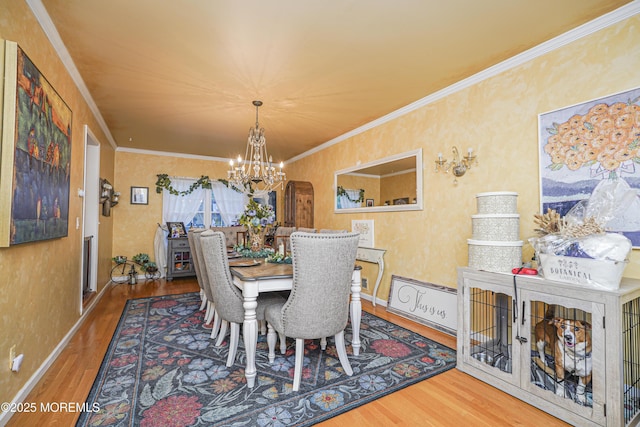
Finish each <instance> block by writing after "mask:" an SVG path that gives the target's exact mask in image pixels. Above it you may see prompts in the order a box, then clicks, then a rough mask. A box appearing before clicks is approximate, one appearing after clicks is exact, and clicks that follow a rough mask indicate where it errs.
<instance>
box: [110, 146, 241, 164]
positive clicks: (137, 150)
mask: <svg viewBox="0 0 640 427" xmlns="http://www.w3.org/2000/svg"><path fill="white" fill-rule="evenodd" d="M116 152H118V153H133V154H149V155H152V156H164V157H174V158H175V157H179V158H184V159H194V160H206V161H211V162H224V163H226V164H228V163H229V159H228V158H226V159H225V158H222V157H213V156H201V155H199V154H185V153H173V152H170V151H156V150H143V149H140V148H129V147H118V148H117V149H116Z"/></svg>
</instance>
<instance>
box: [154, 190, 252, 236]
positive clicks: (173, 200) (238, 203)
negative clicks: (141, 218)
mask: <svg viewBox="0 0 640 427" xmlns="http://www.w3.org/2000/svg"><path fill="white" fill-rule="evenodd" d="M195 181H196V180H195V179H188V178H172V179H171V185H172V186H173V188H175V189H176V190H178V191H185V190H188V189H189V187H190V186H191V185H192V184H193V183H194V182H195ZM247 203H248V198H247V196H246V195H245V194H243V193H239V192H237V191H235V190H232V189H230V188H227V186H225V185H224V184H222V183H221V182H217V181H213V182H212V183H211V190H208V189H203V188H197V189H195V190H194V191H193V192H192V193H191V194H187V195H184V196H180V195H173V194H171V193H169V191H167V190H164V191H163V193H162V210H163V220H164V222H165V223H166V222H167V221H176V222H182V223H184V225H185V227H186V228H187V229H189V228H191V227H205V228H208V227H211V226H230V225H235V224H237V222H238V218H239V217H240V215H242V212H243V211H244V207H245V206H246V204H247Z"/></svg>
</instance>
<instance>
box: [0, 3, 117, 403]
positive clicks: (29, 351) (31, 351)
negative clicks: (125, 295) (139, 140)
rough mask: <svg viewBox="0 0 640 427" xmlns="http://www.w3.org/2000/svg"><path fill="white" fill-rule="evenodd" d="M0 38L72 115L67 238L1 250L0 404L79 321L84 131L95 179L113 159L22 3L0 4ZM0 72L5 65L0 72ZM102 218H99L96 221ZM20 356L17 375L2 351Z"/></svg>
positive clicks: (102, 266)
mask: <svg viewBox="0 0 640 427" xmlns="http://www.w3.org/2000/svg"><path fill="white" fill-rule="evenodd" d="M0 11H2V12H1V13H0V39H3V40H11V41H15V42H17V43H18V45H19V46H20V47H21V48H22V49H23V50H24V52H25V53H26V54H27V56H29V58H30V59H31V60H32V61H33V62H34V64H35V65H36V66H37V67H38V69H39V70H40V72H41V73H42V74H43V75H44V76H45V77H46V78H47V80H48V81H49V83H51V85H52V86H53V87H54V88H55V89H56V91H57V92H58V94H59V95H60V96H61V97H62V98H63V99H64V100H65V102H66V103H67V105H69V107H70V108H71V110H72V112H73V118H72V130H71V137H72V140H71V147H72V148H71V150H72V151H71V162H72V163H71V183H70V191H71V197H70V203H69V231H68V236H67V237H64V238H61V239H54V240H48V241H42V242H37V243H25V244H20V245H16V246H13V247H9V248H0V271H1V272H2V278H1V279H0V319H1V320H0V402H10V401H11V400H12V399H13V397H14V396H15V395H16V394H17V393H18V391H19V390H20V389H21V388H22V387H23V386H24V385H25V383H26V382H27V381H28V379H29V378H30V377H31V375H33V373H34V372H35V371H36V370H37V369H38V368H39V367H40V365H41V364H42V363H43V362H44V361H45V359H46V358H47V357H48V356H49V355H50V354H51V352H52V351H53V350H54V349H55V347H56V346H57V345H58V343H59V342H60V341H61V340H62V339H63V338H64V336H65V335H66V334H67V333H68V332H69V330H70V329H71V328H72V327H73V325H74V324H75V323H76V322H77V321H78V320H79V318H80V305H81V301H80V299H81V275H80V269H81V256H82V223H81V224H80V228H79V229H76V228H75V221H76V218H79V219H80V220H81V218H82V199H81V198H79V197H78V196H77V189H78V188H82V186H83V174H84V172H83V169H84V166H83V162H84V125H85V124H88V125H89V128H90V129H91V130H92V132H93V133H94V135H95V136H96V137H97V138H98V140H99V141H100V142H101V147H102V149H101V163H102V164H101V176H104V177H106V178H109V179H113V166H114V164H113V157H114V152H113V150H112V149H111V148H110V147H109V145H108V143H107V140H106V138H105V136H104V135H103V134H102V133H101V132H100V128H99V126H98V124H97V122H96V120H95V118H94V117H93V116H92V114H91V112H90V110H89V108H88V106H87V105H86V103H85V101H84V99H83V98H82V96H81V95H80V92H79V91H78V90H77V88H76V86H75V84H74V83H73V81H72V80H71V78H70V76H69V75H68V73H67V71H66V69H65V68H64V66H63V65H62V63H61V62H60V60H59V59H58V56H57V54H56V53H55V51H54V49H53V47H52V46H51V44H50V43H49V41H48V39H47V38H46V36H45V35H44V33H43V32H42V31H41V29H40V25H39V24H38V23H37V22H36V20H35V18H34V17H33V14H32V13H31V10H30V9H29V7H28V6H27V5H26V3H25V2H24V1H15V0H0ZM2 66H4V65H2ZM103 218H104V217H103ZM110 227H111V225H110V221H109V220H106V221H103V223H102V224H101V225H100V230H99V232H100V247H99V269H98V284H99V289H101V288H102V287H104V285H105V284H106V282H107V277H108V264H107V263H106V262H105V260H106V258H107V257H108V256H109V255H110V252H111V238H112V233H111V228H110ZM13 345H15V346H16V351H17V354H20V353H22V354H24V362H23V364H22V368H21V370H20V372H18V373H12V372H11V371H10V369H9V348H10V347H11V346H13Z"/></svg>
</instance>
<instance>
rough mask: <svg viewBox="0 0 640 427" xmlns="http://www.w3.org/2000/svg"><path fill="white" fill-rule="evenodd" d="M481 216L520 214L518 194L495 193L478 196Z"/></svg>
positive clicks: (509, 192)
mask: <svg viewBox="0 0 640 427" xmlns="http://www.w3.org/2000/svg"><path fill="white" fill-rule="evenodd" d="M476 201H477V205H478V213H479V214H513V213H517V212H518V193H514V192H511V191H494V192H491V193H478V194H476Z"/></svg>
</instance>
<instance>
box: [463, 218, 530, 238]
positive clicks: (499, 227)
mask: <svg viewBox="0 0 640 427" xmlns="http://www.w3.org/2000/svg"><path fill="white" fill-rule="evenodd" d="M471 229H472V233H473V234H472V238H473V239H474V240H491V241H496V240H497V241H501V242H504V241H514V240H518V238H520V215H518V214H483V215H472V216H471Z"/></svg>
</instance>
